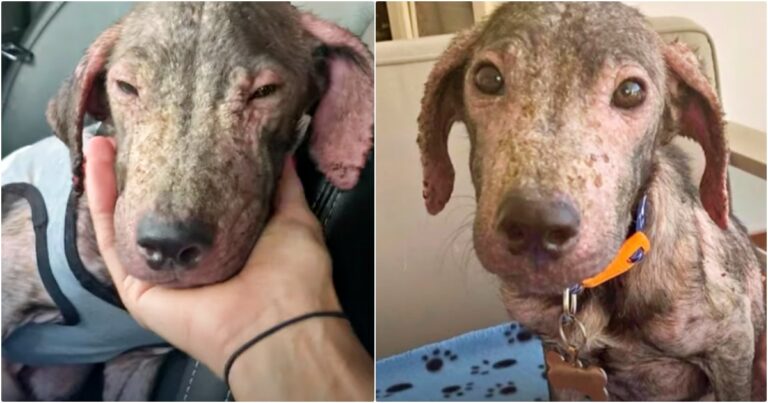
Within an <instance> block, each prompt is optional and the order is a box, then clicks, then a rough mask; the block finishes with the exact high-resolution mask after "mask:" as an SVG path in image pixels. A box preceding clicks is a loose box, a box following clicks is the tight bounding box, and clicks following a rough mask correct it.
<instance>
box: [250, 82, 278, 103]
mask: <svg viewBox="0 0 768 403" xmlns="http://www.w3.org/2000/svg"><path fill="white" fill-rule="evenodd" d="M275 91H277V85H276V84H268V85H263V86H261V87H259V88H256V91H254V92H253V94H251V98H250V99H248V100H249V101H252V100H254V99H257V98H265V97H268V96H270V95H272V94H274V93H275Z"/></svg>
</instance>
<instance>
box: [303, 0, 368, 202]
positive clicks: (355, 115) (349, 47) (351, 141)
mask: <svg viewBox="0 0 768 403" xmlns="http://www.w3.org/2000/svg"><path fill="white" fill-rule="evenodd" d="M301 22H302V25H303V27H304V29H305V30H306V31H307V32H309V33H310V34H311V35H312V36H313V37H315V38H316V39H317V40H319V41H320V42H321V43H322V44H323V46H322V48H321V49H319V51H320V52H319V53H322V54H321V55H318V54H317V53H318V49H316V52H315V53H316V55H315V56H320V57H322V58H323V59H324V61H325V63H324V65H325V69H326V71H325V74H326V76H325V80H327V81H326V85H325V86H324V87H325V91H324V92H323V94H322V95H321V98H320V102H319V104H318V106H317V109H316V110H315V113H314V116H313V118H312V135H311V137H310V140H309V152H310V156H311V157H312V159H314V160H315V163H316V164H317V167H318V169H319V170H320V171H321V172H323V174H325V176H326V177H327V178H328V180H329V181H331V183H333V184H334V185H335V186H336V187H338V188H340V189H350V188H352V187H353V186H355V184H356V183H357V179H358V177H359V176H360V171H361V170H362V169H363V167H365V161H366V156H367V155H368V152H369V151H370V149H371V146H372V145H373V56H372V55H371V52H370V51H369V50H368V49H367V48H366V46H365V45H364V44H363V43H362V42H361V41H360V39H358V38H357V37H356V36H355V35H354V34H352V33H351V32H349V31H347V30H345V29H343V28H341V27H339V26H337V25H335V24H333V23H330V22H327V21H323V20H321V19H319V18H317V17H315V16H314V15H312V14H309V13H302V14H301Z"/></svg>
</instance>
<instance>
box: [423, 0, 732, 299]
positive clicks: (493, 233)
mask: <svg viewBox="0 0 768 403" xmlns="http://www.w3.org/2000/svg"><path fill="white" fill-rule="evenodd" d="M458 121H460V122H463V123H464V124H465V125H466V127H467V130H468V132H469V134H470V142H471V155H470V170H471V174H472V180H473V184H474V187H475V193H476V198H477V212H476V216H475V224H474V243H475V249H476V251H477V254H478V257H479V259H480V261H481V263H482V264H483V266H484V267H485V268H486V269H488V270H489V271H491V272H494V273H496V274H498V275H500V276H502V277H504V278H509V279H510V281H514V282H517V283H519V284H521V285H522V286H523V287H526V286H527V288H526V289H529V290H530V291H531V292H534V293H535V292H540V293H556V292H560V291H562V289H563V288H565V287H567V286H570V285H573V284H575V283H578V282H579V281H581V280H583V279H586V278H588V277H591V276H593V275H595V274H597V273H598V272H600V271H601V270H602V269H603V268H604V267H605V266H606V265H607V264H608V263H609V262H610V261H611V260H612V258H613V257H614V255H615V253H616V252H617V250H618V249H619V247H620V245H621V243H622V242H623V241H624V239H625V238H626V236H627V233H628V231H629V225H630V223H631V220H632V214H633V211H634V208H635V207H636V203H637V201H638V199H639V197H640V196H641V195H642V193H643V191H644V190H645V189H644V186H645V185H647V183H648V181H649V178H651V177H652V175H653V167H654V160H655V158H657V155H656V153H654V150H655V149H656V148H658V147H660V146H662V145H664V144H667V143H668V142H669V141H670V140H671V138H672V137H673V134H674V133H680V134H682V135H684V136H686V137H689V138H692V139H694V140H696V141H698V142H699V143H700V144H701V146H702V148H703V150H704V153H705V156H706V159H707V167H706V171H705V173H704V176H703V178H702V181H701V186H700V192H701V202H702V203H703V206H704V208H706V210H707V211H708V213H709V215H710V216H711V218H712V219H713V220H714V221H715V222H716V223H717V224H718V225H719V226H721V227H723V228H725V227H726V226H727V222H728V202H727V193H726V185H725V174H726V165H727V153H726V146H725V140H724V136H723V129H722V114H721V111H720V106H719V104H718V101H717V97H716V95H715V92H714V90H713V89H712V87H711V86H710V85H709V83H708V82H707V80H706V78H705V76H704V75H703V74H702V73H701V72H700V71H699V68H698V63H697V60H696V58H695V56H694V54H693V53H692V52H691V51H690V50H689V49H688V48H686V47H685V46H684V45H682V44H679V43H674V44H672V45H666V44H664V43H663V42H662V40H661V38H660V37H659V36H658V35H657V34H656V33H655V32H654V31H653V30H652V29H651V28H650V27H649V26H648V25H647V23H646V21H645V20H644V18H643V17H642V16H641V15H640V13H638V12H637V11H636V10H634V9H632V8H630V7H627V6H623V5H621V4H617V3H566V4H557V3H508V4H505V5H503V6H501V7H500V8H499V9H498V10H497V11H496V12H495V13H494V14H493V15H492V16H491V17H490V18H489V20H488V21H487V22H486V23H484V24H482V25H478V26H476V27H474V28H472V29H470V30H468V31H465V32H462V33H460V34H459V35H457V36H456V37H455V38H454V40H453V41H452V42H451V44H450V45H449V47H448V49H447V50H446V51H445V52H444V53H443V54H442V56H441V57H440V59H439V60H438V62H437V63H436V64H435V66H434V68H433V70H432V72H431V74H430V76H429V78H428V80H427V83H426V87H425V94H424V98H423V100H422V110H421V114H420V116H419V146H420V148H421V153H422V165H423V170H424V198H425V201H426V205H427V209H428V210H429V212H430V213H432V214H437V213H438V212H440V211H441V210H442V209H443V207H444V206H445V204H446V203H447V201H448V199H449V198H450V194H451V191H452V188H453V178H454V171H453V166H452V164H451V161H450V159H449V155H448V150H447V136H448V132H449V130H450V128H451V126H452V124H453V123H454V122H458Z"/></svg>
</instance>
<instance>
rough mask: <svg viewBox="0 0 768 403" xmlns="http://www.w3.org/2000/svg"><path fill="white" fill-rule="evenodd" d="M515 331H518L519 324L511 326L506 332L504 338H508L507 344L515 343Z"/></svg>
mask: <svg viewBox="0 0 768 403" xmlns="http://www.w3.org/2000/svg"><path fill="white" fill-rule="evenodd" d="M515 330H517V323H512V324H510V325H509V329H507V330H505V331H504V337H506V338H507V343H509V344H512V343H514V342H515Z"/></svg>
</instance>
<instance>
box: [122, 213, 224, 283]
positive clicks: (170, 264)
mask: <svg viewBox="0 0 768 403" xmlns="http://www.w3.org/2000/svg"><path fill="white" fill-rule="evenodd" d="M213 236H214V233H213V230H211V229H210V227H208V226H206V225H204V224H202V223H200V222H197V221H194V220H191V221H178V220H163V219H161V218H160V217H158V216H157V215H154V214H148V215H145V216H144V217H143V218H142V219H141V220H140V221H139V225H138V228H137V230H136V243H137V244H138V246H139V251H140V253H141V255H142V256H143V257H144V260H146V262H147V264H148V265H149V267H150V268H152V269H153V270H172V269H179V268H181V269H192V268H194V267H195V266H197V264H198V263H199V262H200V261H202V260H203V258H204V257H205V255H206V253H207V252H208V250H209V249H210V248H211V245H212V244H213Z"/></svg>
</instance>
